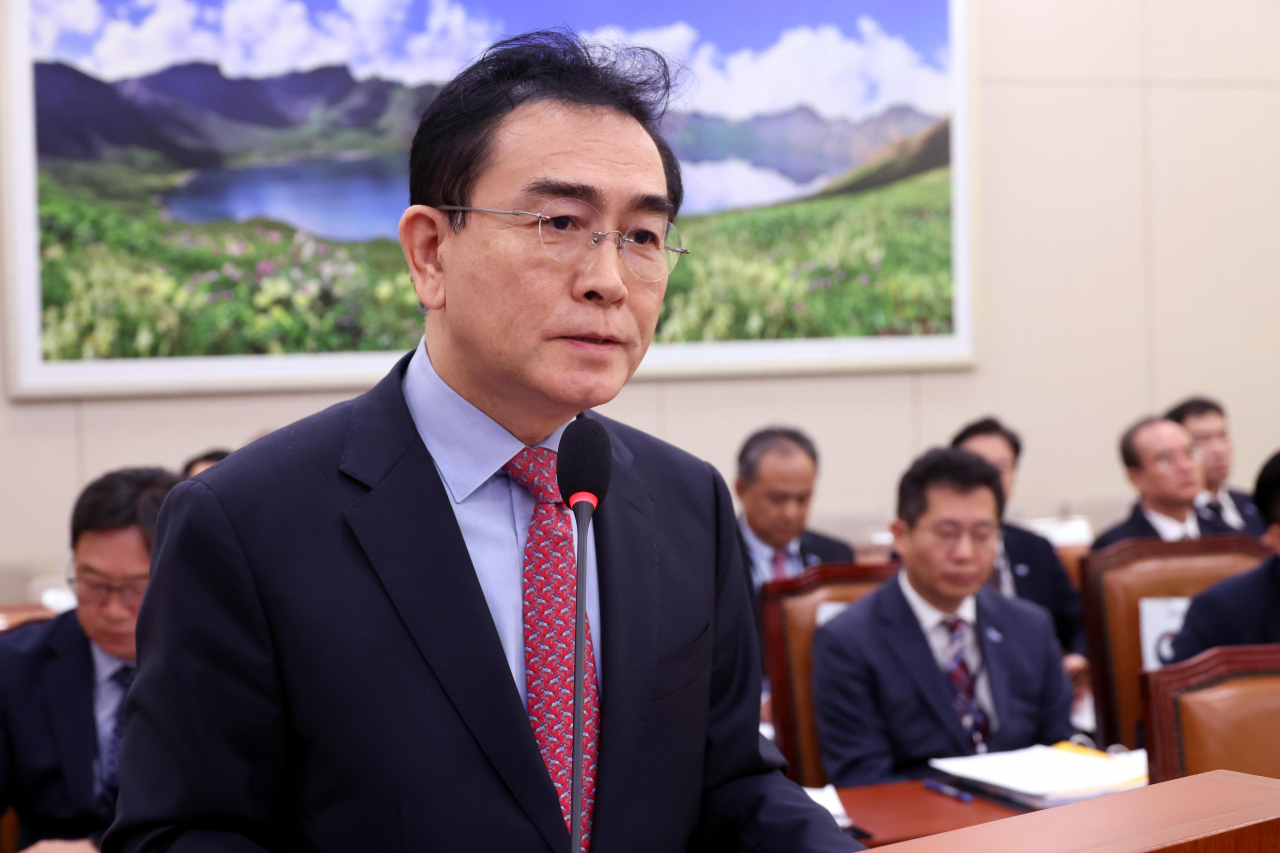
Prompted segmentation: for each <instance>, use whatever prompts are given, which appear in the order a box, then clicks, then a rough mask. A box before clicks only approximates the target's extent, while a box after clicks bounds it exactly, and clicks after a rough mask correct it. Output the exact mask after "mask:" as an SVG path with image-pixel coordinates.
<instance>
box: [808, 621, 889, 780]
mask: <svg viewBox="0 0 1280 853" xmlns="http://www.w3.org/2000/svg"><path fill="white" fill-rule="evenodd" d="M838 618H839V617H837V619H838ZM837 627H838V621H833V622H831V623H829V624H827V625H824V626H823V627H822V628H819V629H818V631H817V633H816V634H814V637H813V707H814V713H815V715H816V717H817V724H818V742H819V743H820V744H821V746H822V766H823V769H825V770H826V772H827V778H828V779H829V780H830V781H831V784H833V785H835V786H836V787H838V788H839V787H846V786H849V785H870V784H874V783H878V782H891V781H894V780H895V777H894V776H893V746H892V743H891V742H890V739H889V728H888V726H887V725H886V721H885V719H884V717H883V715H881V714H880V713H879V711H878V710H877V708H876V705H875V698H874V697H875V695H876V690H875V673H874V671H873V670H872V668H871V666H870V665H869V664H868V662H867V658H866V656H865V655H864V654H863V653H862V650H861V649H858V648H855V647H854V645H853V644H851V643H849V642H847V641H846V638H842V637H841V636H840V635H839V633H838V632H837V631H836V630H835V629H836V628H837Z"/></svg>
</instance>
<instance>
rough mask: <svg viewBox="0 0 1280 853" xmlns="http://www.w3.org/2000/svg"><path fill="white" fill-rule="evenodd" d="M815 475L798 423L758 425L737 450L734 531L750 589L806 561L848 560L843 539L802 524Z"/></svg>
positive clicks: (812, 451)
mask: <svg viewBox="0 0 1280 853" xmlns="http://www.w3.org/2000/svg"><path fill="white" fill-rule="evenodd" d="M817 478H818V450H817V448H816V447H814V444H813V441H812V440H810V438H809V437H808V436H807V435H805V434H804V433H803V432H801V431H800V430H798V429H789V428H786V427H771V428H769V429H762V430H760V431H759V432H757V433H755V434H753V435H752V436H751V437H750V438H748V439H747V440H746V442H744V443H743V445H742V450H740V451H739V452H738V479H737V482H735V483H734V490H735V491H736V492H737V493H738V500H739V501H740V502H741V503H742V514H741V515H739V516H738V537H739V542H740V544H741V546H742V554H743V556H744V557H745V561H744V562H745V563H746V569H747V573H748V580H749V581H750V583H751V589H752V591H753V592H754V593H758V592H759V590H760V587H761V585H763V584H764V582H765V581H768V580H777V579H781V578H793V577H796V576H797V575H800V574H802V573H803V572H804V570H805V569H807V568H809V567H810V566H816V565H819V564H821V563H850V562H853V547H852V546H851V545H849V543H848V542H845V541H843V540H841V539H836V538H834V537H831V536H825V535H823V534H821V533H816V532H814V531H812V530H806V529H805V524H806V522H807V521H808V519H809V505H810V502H811V501H812V499H813V486H814V483H815V482H816V481H817Z"/></svg>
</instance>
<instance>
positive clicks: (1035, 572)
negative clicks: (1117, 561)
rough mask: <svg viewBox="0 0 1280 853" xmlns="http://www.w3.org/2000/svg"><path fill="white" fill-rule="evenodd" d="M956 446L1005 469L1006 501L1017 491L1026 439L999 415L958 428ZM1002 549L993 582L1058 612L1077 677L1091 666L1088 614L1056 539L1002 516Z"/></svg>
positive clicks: (1069, 665)
mask: <svg viewBox="0 0 1280 853" xmlns="http://www.w3.org/2000/svg"><path fill="white" fill-rule="evenodd" d="M951 446H952V447H957V448H960V449H961V450H968V451H969V452H970V453H976V454H978V455H979V456H981V457H982V458H983V459H985V460H987V461H988V462H990V463H991V464H992V465H994V466H995V468H996V470H997V471H999V472H1000V483H1001V485H1002V486H1003V487H1004V496H1005V501H1006V502H1008V500H1009V496H1010V495H1012V494H1013V486H1014V480H1015V477H1016V475H1017V471H1018V462H1019V461H1020V460H1021V459H1022V439H1021V438H1019V436H1018V434H1017V433H1016V432H1014V431H1013V430H1011V429H1009V428H1008V427H1007V426H1005V425H1004V424H1003V423H1001V422H1000V421H999V420H997V419H996V418H991V417H988V418H981V419H979V420H976V421H974V422H973V423H971V424H969V425H968V426H966V427H965V428H964V429H962V430H960V432H958V433H956V436H955V438H953V439H951ZM1000 540H1001V546H1002V547H1001V550H1000V554H999V555H998V556H997V557H996V565H995V569H994V570H993V571H992V573H991V578H992V580H991V585H992V586H994V587H995V588H996V589H998V590H1000V592H1002V593H1004V594H1005V595H1007V596H1015V595H1016V596H1017V597H1018V598H1025V599H1026V600H1027V601H1034V602H1035V603H1036V604H1039V605H1040V606H1041V607H1043V608H1044V609H1046V610H1048V611H1049V613H1050V614H1051V615H1052V616H1053V624H1054V628H1055V629H1056V630H1057V633H1058V642H1059V643H1060V644H1061V645H1062V652H1063V658H1062V665H1063V668H1064V669H1065V670H1066V671H1067V674H1068V675H1071V676H1073V677H1074V676H1076V675H1078V674H1080V673H1082V672H1084V670H1085V669H1086V667H1088V661H1087V660H1085V658H1084V616H1083V610H1082V605H1081V603H1080V593H1079V591H1078V590H1076V588H1075V587H1073V586H1072V585H1071V580H1070V578H1068V577H1067V571H1066V569H1064V568H1063V567H1062V561H1061V560H1059V559H1058V552H1057V551H1056V550H1054V547H1053V544H1052V543H1051V542H1049V540H1048V539H1045V538H1044V537H1043V536H1040V535H1038V534H1036V533H1032V532H1031V531H1030V530H1027V529H1025V528H1022V527H1018V526H1017V525H1016V524H1010V523H1009V522H1008V521H1002V522H1001V525H1000Z"/></svg>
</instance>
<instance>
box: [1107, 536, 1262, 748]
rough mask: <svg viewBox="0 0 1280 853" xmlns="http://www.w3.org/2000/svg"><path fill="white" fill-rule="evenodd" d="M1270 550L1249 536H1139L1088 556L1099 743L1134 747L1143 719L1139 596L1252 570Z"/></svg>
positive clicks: (1192, 587) (1173, 592) (1186, 591)
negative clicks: (1174, 539) (1173, 538)
mask: <svg viewBox="0 0 1280 853" xmlns="http://www.w3.org/2000/svg"><path fill="white" fill-rule="evenodd" d="M1270 554H1271V551H1270V550H1269V549H1268V548H1267V547H1266V546H1265V545H1263V544H1262V543H1260V542H1258V541H1257V540H1256V539H1253V538H1251V537H1249V536H1207V537H1205V538H1204V539H1200V540H1198V541H1195V542H1191V541H1186V542H1161V541H1159V540H1154V539H1134V540H1130V541H1127V542H1119V543H1117V544H1115V545H1112V546H1111V547H1110V548H1106V549H1104V550H1102V551H1100V552H1098V553H1097V554H1090V555H1089V556H1088V557H1086V558H1085V560H1084V563H1083V572H1084V589H1083V593H1084V618H1085V631H1086V634H1087V639H1088V643H1089V662H1090V665H1091V669H1092V672H1093V696H1094V702H1095V703H1096V708H1097V717H1098V738H1099V742H1100V743H1107V744H1110V743H1122V744H1124V745H1125V746H1127V747H1129V748H1131V749H1132V748H1135V747H1136V746H1137V745H1138V744H1137V739H1138V723H1139V721H1140V720H1141V719H1142V648H1141V640H1140V635H1139V631H1138V601H1139V600H1140V599H1143V598H1159V597H1166V596H1170V597H1171V596H1192V595H1195V594H1196V593H1198V592H1200V591H1201V590H1203V589H1205V588H1206V587H1209V586H1212V585H1213V584H1215V583H1217V582H1218V581H1220V580H1222V579H1224V578H1227V577H1230V576H1232V575H1237V574H1240V573H1241V572H1245V571H1248V570H1249V569H1252V568H1254V567H1255V566H1257V565H1258V563H1260V562H1261V561H1262V560H1263V559H1264V558H1265V557H1267V556H1268V555H1270Z"/></svg>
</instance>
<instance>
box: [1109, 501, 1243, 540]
mask: <svg viewBox="0 0 1280 853" xmlns="http://www.w3.org/2000/svg"><path fill="white" fill-rule="evenodd" d="M1195 513H1196V521H1197V523H1198V524H1199V525H1200V535H1201V536H1218V535H1221V534H1224V533H1238V532H1239V531H1237V530H1235V529H1234V528H1232V527H1231V526H1230V525H1228V524H1226V523H1225V522H1222V521H1218V520H1217V519H1216V518H1214V517H1213V516H1212V515H1211V514H1209V513H1208V512H1205V511H1204V510H1202V509H1197V510H1195ZM1159 538H1160V534H1159V533H1157V532H1156V529H1155V528H1154V527H1152V526H1151V522H1149V521H1147V517H1146V516H1145V515H1143V513H1142V505H1141V504H1139V503H1135V504H1134V505H1133V511H1132V512H1130V513H1129V517H1128V518H1126V519H1125V520H1124V521H1122V522H1120V523H1119V524H1117V525H1115V526H1114V527H1112V528H1110V529H1108V530H1106V531H1104V532H1103V533H1102V534H1101V535H1100V536H1099V537H1098V538H1097V539H1095V540H1093V550H1094V551H1101V550H1102V549H1103V548H1106V547H1107V546H1109V545H1114V544H1116V543H1117V542H1123V541H1125V540H1126V539H1159Z"/></svg>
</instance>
